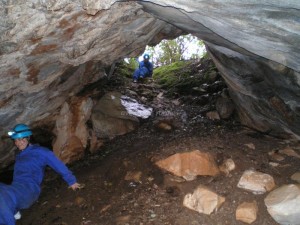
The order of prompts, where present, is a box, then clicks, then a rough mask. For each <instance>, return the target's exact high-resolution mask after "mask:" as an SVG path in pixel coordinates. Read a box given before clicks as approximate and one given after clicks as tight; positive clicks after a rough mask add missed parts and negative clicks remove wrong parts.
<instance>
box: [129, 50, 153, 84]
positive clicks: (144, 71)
mask: <svg viewBox="0 0 300 225" xmlns="http://www.w3.org/2000/svg"><path fill="white" fill-rule="evenodd" d="M143 58H144V60H143V61H141V62H139V68H137V69H136V70H135V71H134V73H133V82H134V83H136V82H137V81H138V79H139V78H145V77H152V73H153V64H152V63H151V62H150V61H149V59H150V56H149V55H148V54H144V56H143Z"/></svg>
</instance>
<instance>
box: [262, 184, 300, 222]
mask: <svg viewBox="0 0 300 225" xmlns="http://www.w3.org/2000/svg"><path fill="white" fill-rule="evenodd" d="M265 204H266V206H267V210H268V212H269V213H270V215H271V216H272V217H273V219H274V220H275V221H276V222H277V223H279V224H281V225H299V224H300V207H299V205H300V185H299V184H298V185H294V184H289V185H283V186H281V187H279V188H277V189H275V190H274V191H272V192H270V193H269V194H268V195H267V197H266V198H265Z"/></svg>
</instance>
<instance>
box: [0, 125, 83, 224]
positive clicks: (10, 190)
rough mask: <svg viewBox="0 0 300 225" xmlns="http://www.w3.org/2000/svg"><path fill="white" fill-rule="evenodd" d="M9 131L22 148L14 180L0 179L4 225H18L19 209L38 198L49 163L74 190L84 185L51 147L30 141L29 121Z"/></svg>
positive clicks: (0, 218)
mask: <svg viewBox="0 0 300 225" xmlns="http://www.w3.org/2000/svg"><path fill="white" fill-rule="evenodd" d="M8 135H9V136H10V138H11V139H13V140H14V143H15V145H16V147H17V148H18V150H19V152H18V154H17V155H16V159H15V165H14V174H13V181H12V183H11V184H10V185H7V184H4V183H0V225H15V223H16V219H20V217H21V214H20V212H19V210H21V209H26V208H29V207H30V206H31V205H32V204H33V203H34V202H35V201H36V200H37V199H38V197H39V195H40V192H41V187H40V185H41V183H42V180H43V177H44V172H45V168H46V166H50V167H51V168H52V169H54V170H55V171H56V172H57V173H59V174H60V175H61V176H62V178H63V179H64V180H65V181H66V182H67V184H68V185H69V187H70V188H71V189H72V190H76V189H80V188H81V187H82V186H81V185H80V184H79V183H77V181H76V177H75V176H74V175H73V174H72V172H71V171H70V170H69V169H68V168H67V166H65V164H64V163H63V162H62V161H60V160H59V159H58V158H57V157H56V156H55V155H54V153H53V152H52V151H51V150H49V149H47V148H45V147H41V146H39V145H36V144H31V143H30V137H31V135H32V131H31V129H30V128H29V127H28V126H27V125H25V124H18V125H16V126H15V127H14V129H13V131H10V132H8Z"/></svg>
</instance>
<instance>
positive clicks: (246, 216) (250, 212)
mask: <svg viewBox="0 0 300 225" xmlns="http://www.w3.org/2000/svg"><path fill="white" fill-rule="evenodd" d="M257 211H258V207H257V203H256V201H253V202H243V203H242V204H240V205H239V206H238V207H237V209H236V212H235V218H236V220H239V221H242V222H244V223H248V224H251V223H253V222H254V221H255V220H256V218H257Z"/></svg>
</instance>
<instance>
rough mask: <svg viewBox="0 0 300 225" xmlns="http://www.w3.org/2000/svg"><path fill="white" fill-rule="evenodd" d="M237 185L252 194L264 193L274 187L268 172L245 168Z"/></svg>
mask: <svg viewBox="0 0 300 225" xmlns="http://www.w3.org/2000/svg"><path fill="white" fill-rule="evenodd" d="M237 186H238V187H239V188H242V189H245V190H247V191H251V192H252V193H253V194H264V193H266V192H267V191H270V190H272V189H273V188H274V187H275V182H274V179H273V177H272V176H271V175H269V174H266V173H261V172H257V171H253V170H246V171H245V172H244V173H243V175H242V177H241V178H240V180H239V183H238V185H237Z"/></svg>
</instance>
